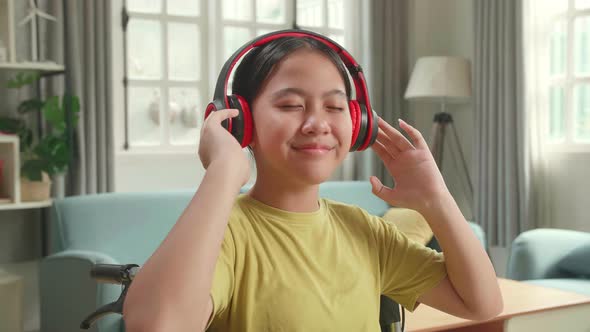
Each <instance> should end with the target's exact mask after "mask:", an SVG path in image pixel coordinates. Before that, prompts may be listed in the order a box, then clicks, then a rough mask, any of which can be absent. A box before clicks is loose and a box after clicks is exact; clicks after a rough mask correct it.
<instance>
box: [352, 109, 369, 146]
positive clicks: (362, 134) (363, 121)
mask: <svg viewBox="0 0 590 332" xmlns="http://www.w3.org/2000/svg"><path fill="white" fill-rule="evenodd" d="M356 106H357V107H358V112H359V124H358V127H359V129H358V131H359V133H358V136H357V138H356V140H355V142H354V144H353V146H352V149H351V151H359V149H360V148H361V147H362V146H363V143H364V142H365V139H366V137H367V127H368V121H369V115H368V114H367V108H366V107H364V105H362V104H359V103H358V102H356Z"/></svg>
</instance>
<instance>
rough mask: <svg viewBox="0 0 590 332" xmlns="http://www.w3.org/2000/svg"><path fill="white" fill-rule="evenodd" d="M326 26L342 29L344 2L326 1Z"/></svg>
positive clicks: (337, 0)
mask: <svg viewBox="0 0 590 332" xmlns="http://www.w3.org/2000/svg"><path fill="white" fill-rule="evenodd" d="M328 26H329V27H330V28H336V29H344V1H343V0H328Z"/></svg>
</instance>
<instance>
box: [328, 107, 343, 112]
mask: <svg viewBox="0 0 590 332" xmlns="http://www.w3.org/2000/svg"><path fill="white" fill-rule="evenodd" d="M328 109H329V110H334V111H339V112H341V111H344V108H343V107H333V106H328Z"/></svg>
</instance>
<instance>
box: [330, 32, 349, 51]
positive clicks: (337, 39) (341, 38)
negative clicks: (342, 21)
mask: <svg viewBox="0 0 590 332" xmlns="http://www.w3.org/2000/svg"><path fill="white" fill-rule="evenodd" d="M328 38H330V39H332V40H333V41H335V42H337V43H338V44H339V45H340V46H342V47H344V48H346V45H344V44H345V43H344V36H343V35H329V36H328Z"/></svg>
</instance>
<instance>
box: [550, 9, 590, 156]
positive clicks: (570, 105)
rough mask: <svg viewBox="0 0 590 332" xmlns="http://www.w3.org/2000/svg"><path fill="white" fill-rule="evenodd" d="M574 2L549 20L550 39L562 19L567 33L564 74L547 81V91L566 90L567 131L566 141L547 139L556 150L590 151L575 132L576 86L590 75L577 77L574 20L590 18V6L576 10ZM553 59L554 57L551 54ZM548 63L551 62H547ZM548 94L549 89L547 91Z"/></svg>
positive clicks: (589, 79)
mask: <svg viewBox="0 0 590 332" xmlns="http://www.w3.org/2000/svg"><path fill="white" fill-rule="evenodd" d="M575 6H576V4H575V0H568V4H567V9H566V10H565V11H564V12H561V13H558V14H555V15H553V16H552V17H551V22H550V24H549V25H550V27H551V28H550V29H548V32H547V40H548V41H549V40H550V39H551V34H552V32H553V27H554V26H555V25H556V24H558V23H559V22H560V21H565V32H566V49H565V52H566V57H565V59H566V60H565V75H562V76H556V77H553V76H551V75H549V81H548V86H547V88H548V91H550V89H551V88H553V87H561V88H563V91H564V105H563V107H564V117H565V118H564V127H565V128H564V130H565V135H564V138H563V140H559V141H554V140H553V141H552V140H548V147H549V150H550V151H553V152H567V153H570V152H584V153H587V152H590V141H588V142H583V141H574V135H575V133H574V131H575V122H574V119H575V110H574V100H573V98H574V89H575V87H576V86H577V85H579V84H589V85H590V74H588V75H586V76H582V77H580V76H576V75H575V73H574V71H575V68H574V66H575V63H574V52H575V44H574V43H575V40H574V37H575V36H574V24H575V20H576V19H577V18H579V17H589V18H590V8H587V9H577V8H576V7H575ZM548 52H551V49H550V48H548ZM548 58H549V59H551V57H550V56H549V57H548ZM548 65H549V64H548ZM548 95H549V92H548ZM549 116H550V112H549V111H548V112H547V113H546V114H545V117H547V121H546V124H547V126H550V125H551V124H550V119H549ZM545 130H546V132H547V133H550V128H549V127H547V128H545Z"/></svg>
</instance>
